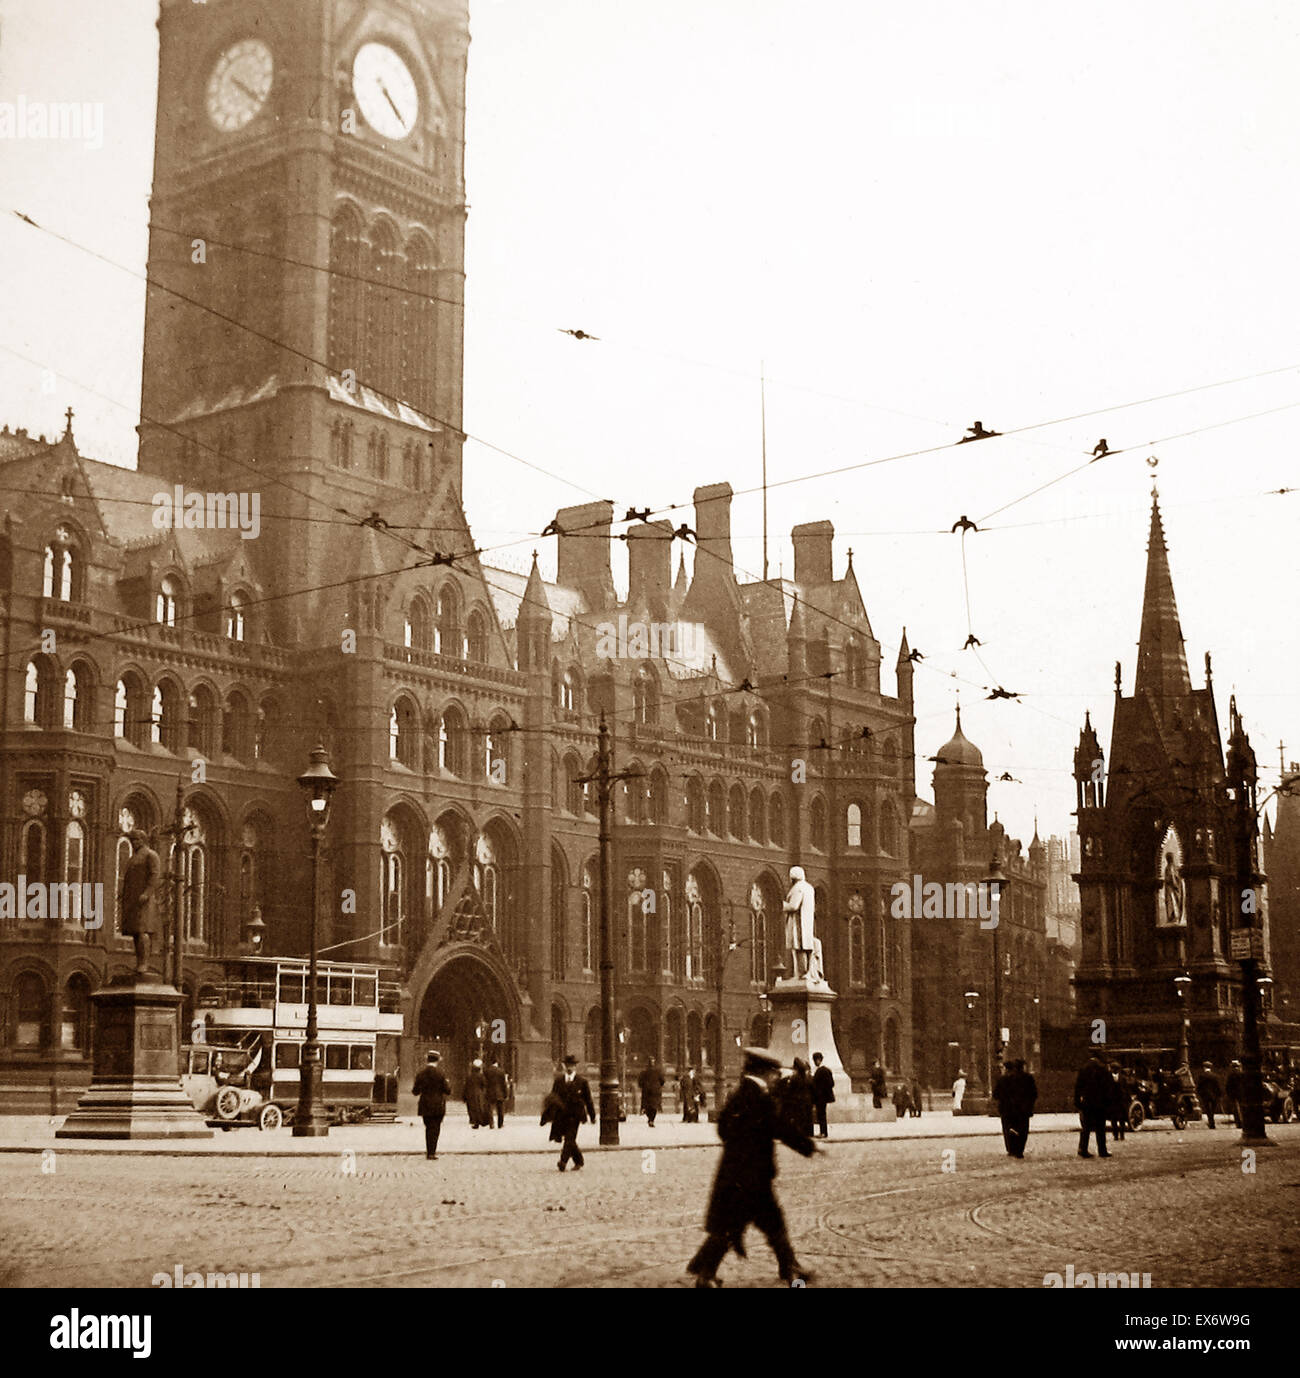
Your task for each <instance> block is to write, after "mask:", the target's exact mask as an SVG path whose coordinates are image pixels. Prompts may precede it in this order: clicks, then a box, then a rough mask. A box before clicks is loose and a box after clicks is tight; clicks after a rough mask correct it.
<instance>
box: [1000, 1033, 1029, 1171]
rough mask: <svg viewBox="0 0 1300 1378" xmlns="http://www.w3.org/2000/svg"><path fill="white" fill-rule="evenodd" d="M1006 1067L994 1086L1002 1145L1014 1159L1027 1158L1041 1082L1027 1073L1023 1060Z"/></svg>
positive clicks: (1020, 1059)
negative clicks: (1004, 1145)
mask: <svg viewBox="0 0 1300 1378" xmlns="http://www.w3.org/2000/svg"><path fill="white" fill-rule="evenodd" d="M1002 1065H1003V1068H1004V1070H1003V1073H1002V1075H1001V1076H1000V1077H999V1078H998V1080H997V1084H996V1085H995V1086H994V1087H993V1099H994V1100H996V1101H997V1103H998V1116H999V1118H1000V1119H1001V1120H1002V1142H1003V1143H1004V1144H1006V1146H1007V1153H1008V1154H1009V1155H1010V1156H1011V1157H1012V1158H1023V1157H1024V1156H1025V1145H1026V1144H1027V1143H1028V1142H1029V1121H1030V1120H1031V1119H1032V1118H1033V1114H1034V1106H1035V1104H1037V1101H1038V1083H1037V1082H1036V1081H1035V1080H1034V1079H1033V1077H1032V1076H1031V1075H1030V1074H1029V1072H1028V1071H1026V1069H1025V1063H1024V1059H1023V1058H1014V1059H1012V1060H1010V1061H1008V1062H1005V1063H1003V1064H1002Z"/></svg>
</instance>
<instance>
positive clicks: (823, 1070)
mask: <svg viewBox="0 0 1300 1378" xmlns="http://www.w3.org/2000/svg"><path fill="white" fill-rule="evenodd" d="M813 1066H814V1067H816V1069H817V1070H816V1071H815V1072H814V1073H813V1075H812V1098H813V1109H814V1110H815V1111H816V1112H817V1137H818V1138H819V1139H825V1138H828V1137H829V1136H828V1135H827V1133H826V1107H827V1106H828V1105H831V1104H833V1102H834V1100H835V1078H834V1076H833V1075H832V1074H831V1069H830V1068H829V1067H826V1066H824V1065H823V1064H822V1055H821V1054H820V1053H814V1054H813Z"/></svg>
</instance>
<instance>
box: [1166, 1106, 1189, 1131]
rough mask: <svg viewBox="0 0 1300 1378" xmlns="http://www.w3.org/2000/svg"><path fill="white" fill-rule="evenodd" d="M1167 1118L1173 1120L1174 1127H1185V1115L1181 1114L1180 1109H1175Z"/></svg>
mask: <svg viewBox="0 0 1300 1378" xmlns="http://www.w3.org/2000/svg"><path fill="white" fill-rule="evenodd" d="M1169 1118H1170V1119H1171V1120H1173V1122H1174V1128H1175V1129H1186V1128H1187V1116H1186V1115H1185V1114H1183V1112H1182V1110H1181V1109H1178V1110H1175V1111H1174V1112H1173V1113H1172V1114H1171V1115H1170V1116H1169Z"/></svg>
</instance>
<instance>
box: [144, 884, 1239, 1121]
mask: <svg viewBox="0 0 1300 1378" xmlns="http://www.w3.org/2000/svg"><path fill="white" fill-rule="evenodd" d="M132 860H134V858H132ZM1224 1090H1226V1091H1227V1093H1228V1106H1229V1108H1230V1109H1231V1111H1232V1122H1233V1124H1235V1125H1236V1126H1237V1128H1238V1129H1240V1128H1241V1098H1242V1096H1244V1095H1245V1094H1246V1077H1245V1074H1244V1073H1243V1072H1242V1070H1241V1063H1240V1062H1238V1061H1237V1059H1236V1058H1233V1060H1232V1066H1231V1067H1229V1068H1228V1084H1227V1086H1226V1087H1225V1088H1224Z"/></svg>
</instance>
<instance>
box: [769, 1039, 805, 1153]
mask: <svg viewBox="0 0 1300 1378" xmlns="http://www.w3.org/2000/svg"><path fill="white" fill-rule="evenodd" d="M772 1094H773V1096H774V1097H775V1099H776V1102H777V1108H778V1110H779V1111H780V1113H781V1114H782V1115H783V1116H785V1118H786V1119H787V1120H788V1121H789V1122H790V1123H791V1124H792V1125H794V1126H795V1128H796V1129H798V1130H799V1132H800V1133H801V1134H807V1135H808V1137H809V1138H811V1137H812V1132H813V1085H812V1077H810V1076H809V1075H808V1064H807V1063H806V1062H805V1061H804V1060H803V1059H802V1058H800V1057H797V1058H795V1060H794V1066H793V1067H792V1068H791V1071H790V1074H789V1076H786V1077H783V1078H782V1079H781V1080H780V1081H779V1082H777V1084H776V1086H775V1088H774V1089H773V1092H772Z"/></svg>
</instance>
